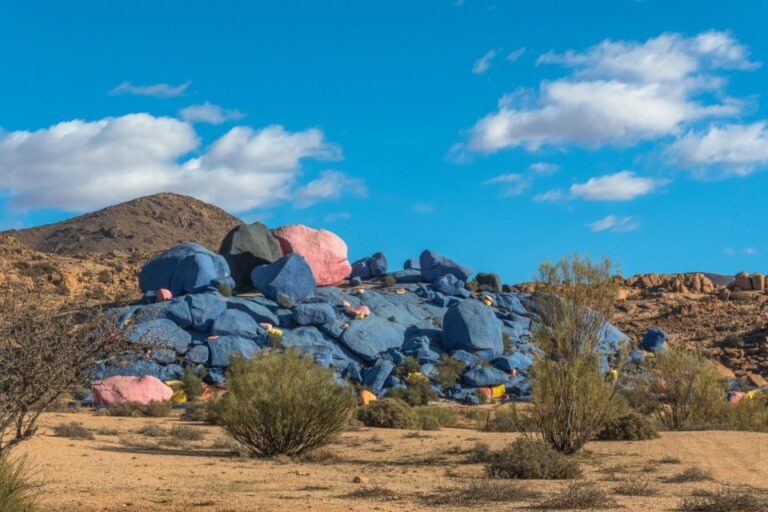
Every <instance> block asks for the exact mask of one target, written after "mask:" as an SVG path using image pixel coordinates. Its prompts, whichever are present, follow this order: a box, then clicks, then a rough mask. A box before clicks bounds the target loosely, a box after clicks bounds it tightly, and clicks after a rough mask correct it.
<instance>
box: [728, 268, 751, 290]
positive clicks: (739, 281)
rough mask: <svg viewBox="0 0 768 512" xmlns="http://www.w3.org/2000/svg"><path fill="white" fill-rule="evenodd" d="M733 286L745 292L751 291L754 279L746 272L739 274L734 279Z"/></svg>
mask: <svg viewBox="0 0 768 512" xmlns="http://www.w3.org/2000/svg"><path fill="white" fill-rule="evenodd" d="M733 286H734V287H735V288H739V289H741V290H744V291H749V290H751V289H752V279H751V278H750V275H749V274H747V273H746V272H739V273H738V274H736V276H735V277H734V280H733Z"/></svg>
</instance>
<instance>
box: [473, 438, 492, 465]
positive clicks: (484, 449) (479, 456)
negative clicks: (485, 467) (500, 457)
mask: <svg viewBox="0 0 768 512" xmlns="http://www.w3.org/2000/svg"><path fill="white" fill-rule="evenodd" d="M492 457H493V451H492V450H491V446H490V445H489V444H488V443H483V442H480V441H478V442H476V443H475V446H473V447H472V449H471V450H469V452H468V455H467V462H469V463H472V464H481V463H486V462H490V460H491V458H492Z"/></svg>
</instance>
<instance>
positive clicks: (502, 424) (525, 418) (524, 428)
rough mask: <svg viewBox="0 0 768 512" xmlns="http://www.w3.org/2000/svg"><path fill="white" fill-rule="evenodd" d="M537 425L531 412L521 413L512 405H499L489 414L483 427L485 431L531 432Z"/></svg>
mask: <svg viewBox="0 0 768 512" xmlns="http://www.w3.org/2000/svg"><path fill="white" fill-rule="evenodd" d="M536 428H537V425H536V422H535V420H534V418H533V417H532V416H531V415H530V414H520V413H518V412H517V409H516V408H515V407H514V406H512V407H499V408H497V409H496V410H495V411H494V415H493V416H492V417H491V416H490V415H489V416H488V419H487V421H486V422H485V425H483V427H482V429H483V430H484V431H485V432H531V431H534V430H536Z"/></svg>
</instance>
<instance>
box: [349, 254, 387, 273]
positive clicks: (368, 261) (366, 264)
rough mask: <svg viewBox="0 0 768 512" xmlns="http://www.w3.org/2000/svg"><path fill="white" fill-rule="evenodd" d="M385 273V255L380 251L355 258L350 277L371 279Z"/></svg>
mask: <svg viewBox="0 0 768 512" xmlns="http://www.w3.org/2000/svg"><path fill="white" fill-rule="evenodd" d="M386 273H387V257H386V256H385V255H384V253H382V252H377V253H375V254H373V255H371V256H367V257H365V258H363V259H360V260H357V261H356V262H354V263H353V264H352V272H351V273H350V275H349V277H350V278H360V279H371V278H374V277H379V276H381V275H384V274H386Z"/></svg>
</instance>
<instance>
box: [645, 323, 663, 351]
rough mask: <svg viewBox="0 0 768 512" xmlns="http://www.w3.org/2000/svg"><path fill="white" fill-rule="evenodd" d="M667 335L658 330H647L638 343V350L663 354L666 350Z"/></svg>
mask: <svg viewBox="0 0 768 512" xmlns="http://www.w3.org/2000/svg"><path fill="white" fill-rule="evenodd" d="M666 341H667V333H665V332H664V331H662V330H660V329H648V331H647V332H646V333H645V336H643V341H642V342H640V348H642V349H643V350H645V351H646V352H653V353H654V354H655V353H657V352H663V351H664V350H666Z"/></svg>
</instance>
